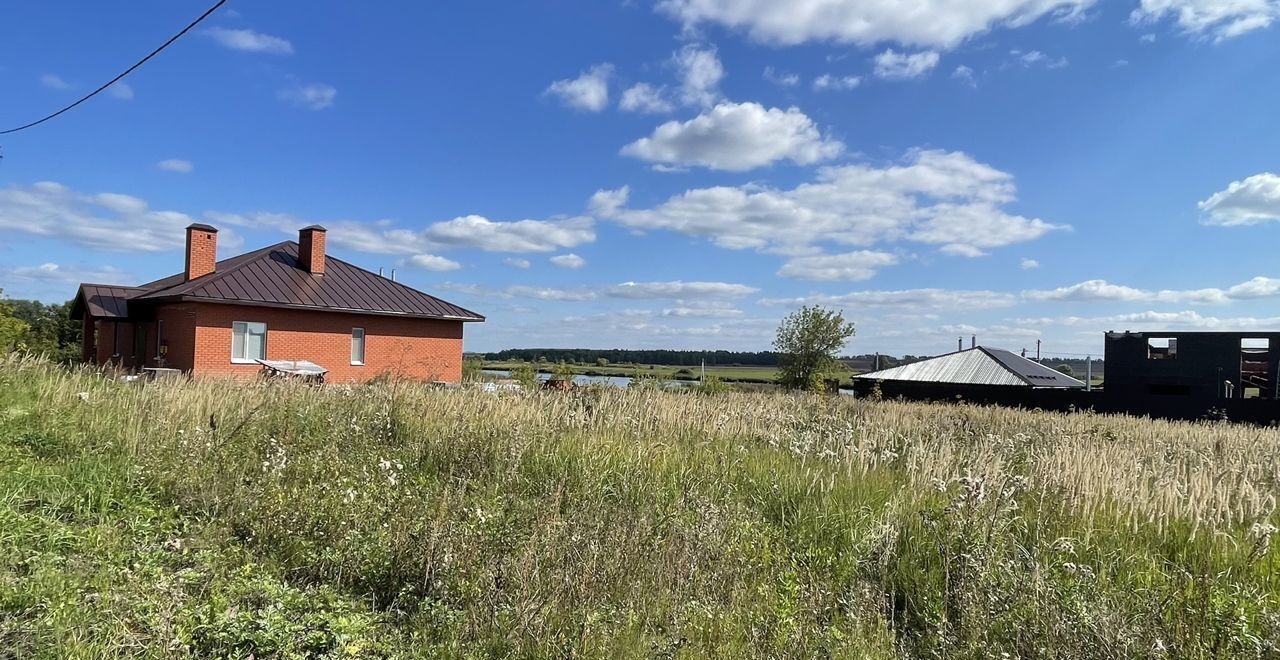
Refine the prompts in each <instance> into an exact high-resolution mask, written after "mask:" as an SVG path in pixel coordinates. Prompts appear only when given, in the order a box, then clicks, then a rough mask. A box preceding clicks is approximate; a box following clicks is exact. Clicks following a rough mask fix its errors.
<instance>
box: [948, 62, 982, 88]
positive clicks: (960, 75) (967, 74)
mask: <svg viewBox="0 0 1280 660" xmlns="http://www.w3.org/2000/svg"><path fill="white" fill-rule="evenodd" d="M951 79H952V80H959V81H960V82H962V83H964V84H966V85H968V86H969V87H977V86H978V80H977V78H975V77H974V75H973V69H971V68H969V67H967V66H965V65H963V64H961V65H960V66H958V67H956V70H955V71H952V72H951Z"/></svg>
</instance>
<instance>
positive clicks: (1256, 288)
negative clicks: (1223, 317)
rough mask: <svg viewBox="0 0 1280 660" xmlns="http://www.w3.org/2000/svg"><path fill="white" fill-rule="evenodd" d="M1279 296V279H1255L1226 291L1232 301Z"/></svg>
mask: <svg viewBox="0 0 1280 660" xmlns="http://www.w3.org/2000/svg"><path fill="white" fill-rule="evenodd" d="M1276 296H1280V279H1276V278H1274V277H1255V278H1253V279H1251V280H1249V281H1248V282H1241V283H1240V284H1237V285H1235V286H1233V287H1231V288H1230V289H1227V297H1229V298H1231V299H1233V300H1253V299H1256V298H1274V297H1276Z"/></svg>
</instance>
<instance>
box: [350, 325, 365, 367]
mask: <svg viewBox="0 0 1280 660" xmlns="http://www.w3.org/2000/svg"><path fill="white" fill-rule="evenodd" d="M351 364H364V328H352V329H351Z"/></svg>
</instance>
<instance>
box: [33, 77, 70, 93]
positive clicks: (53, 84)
mask: <svg viewBox="0 0 1280 660" xmlns="http://www.w3.org/2000/svg"><path fill="white" fill-rule="evenodd" d="M40 84H41V85H42V86H44V87H47V88H49V89H57V90H68V89H71V87H72V85H71V83H69V82H67V81H65V80H63V79H62V78H61V77H60V76H58V75H56V74H52V73H46V74H44V75H43V76H40Z"/></svg>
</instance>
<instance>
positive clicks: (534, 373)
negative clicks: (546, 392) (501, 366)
mask: <svg viewBox="0 0 1280 660" xmlns="http://www.w3.org/2000/svg"><path fill="white" fill-rule="evenodd" d="M511 378H512V379H513V380H515V381H516V382H518V383H520V385H521V386H523V387H524V388H525V389H526V390H536V389H538V368H537V367H535V366H533V363H531V362H521V363H520V364H517V365H515V366H514V367H511Z"/></svg>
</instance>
